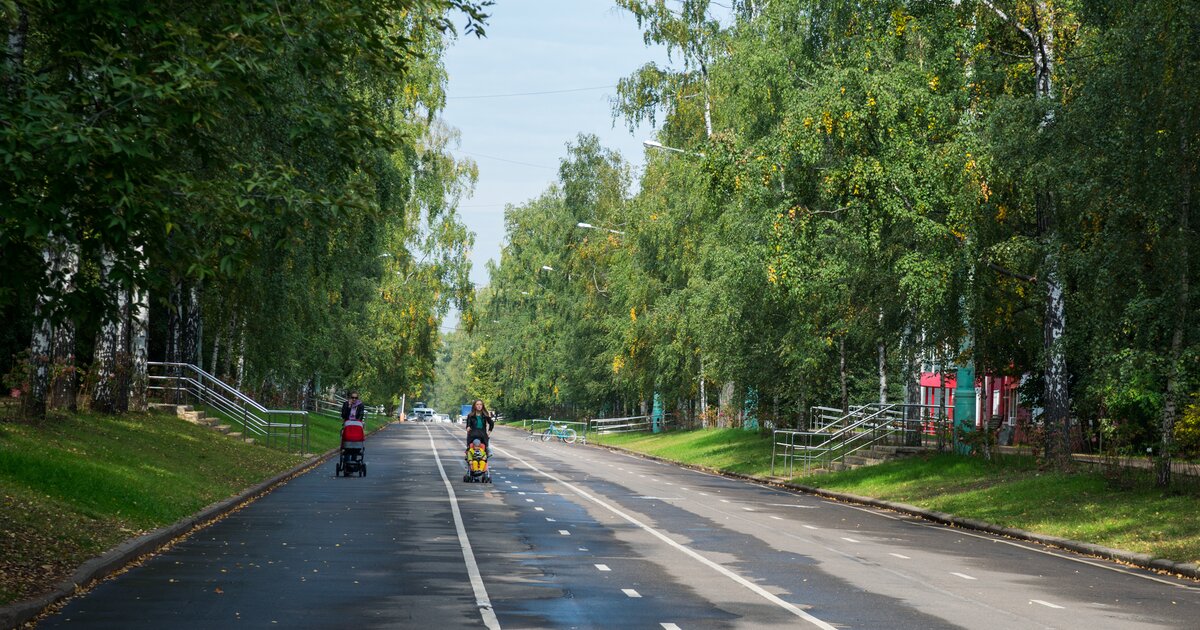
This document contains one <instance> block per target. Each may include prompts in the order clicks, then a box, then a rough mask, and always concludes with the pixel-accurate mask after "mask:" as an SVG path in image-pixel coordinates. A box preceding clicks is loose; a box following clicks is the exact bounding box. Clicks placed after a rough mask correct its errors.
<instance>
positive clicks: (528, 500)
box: [525, 499, 533, 503]
mask: <svg viewBox="0 0 1200 630" xmlns="http://www.w3.org/2000/svg"><path fill="white" fill-rule="evenodd" d="M525 502H526V503H533V499H525Z"/></svg>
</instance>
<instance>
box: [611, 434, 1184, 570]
mask: <svg viewBox="0 0 1200 630" xmlns="http://www.w3.org/2000/svg"><path fill="white" fill-rule="evenodd" d="M594 438H595V439H594V440H593V441H595V442H597V443H600V444H605V445H610V446H619V447H622V448H627V449H629V450H632V451H637V452H640V453H645V454H648V455H655V456H658V457H662V458H665V459H670V460H673V461H678V462H683V463H688V464H698V465H703V466H708V467H711V468H716V469H720V470H726V471H730V472H737V473H741V474H746V475H755V476H762V477H765V476H767V475H768V474H769V473H770V462H771V441H770V439H769V438H764V437H762V436H760V435H758V434H757V433H755V432H752V431H743V430H740V429H708V430H696V431H675V432H671V433H660V434H657V435H655V434H645V433H627V434H619V435H605V436H594ZM793 481H794V482H796V483H799V484H803V485H807V486H814V487H819V488H823V489H827V490H833V491H838V492H847V493H850V494H857V495H861V496H869V497H875V498H878V499H884V500H888V501H896V502H901V503H908V504H911V505H915V506H918V507H922V508H926V509H930V510H936V511H939V512H946V513H949V514H954V515H956V516H961V517H966V518H974V519H979V520H983V521H988V522H990V523H995V524H997V525H1003V526H1006V527H1015V528H1018V529H1024V530H1027V531H1032V532H1038V533H1042V534H1049V535H1053V536H1060V537H1063V538H1069V539H1072V540H1079V541H1083V542H1090V543H1094V544H1098V545H1103V546H1106V547H1113V548H1116V549H1125V550H1128V551H1134V552H1139V553H1147V554H1150V555H1152V556H1155V557H1160V558H1167V559H1170V560H1174V561H1176V562H1200V519H1198V518H1196V514H1197V513H1198V512H1200V497H1197V496H1196V495H1195V494H1194V493H1193V494H1165V493H1163V492H1162V491H1161V490H1157V489H1154V488H1151V487H1149V486H1148V485H1147V484H1133V485H1132V486H1122V485H1116V484H1114V483H1112V482H1110V481H1109V480H1108V479H1107V478H1105V476H1104V475H1103V474H1101V473H1100V472H1097V471H1094V470H1087V469H1082V470H1079V471H1076V472H1071V473H1058V472H1045V471H1042V470H1039V469H1038V467H1037V465H1036V462H1035V461H1034V459H1033V457H1031V456H1022V455H1005V456H999V457H998V458H997V459H995V460H994V461H991V462H989V461H985V460H983V459H982V458H978V457H965V456H958V455H951V454H930V455H926V456H921V457H913V458H908V459H902V460H897V461H892V462H887V463H884V464H879V465H876V466H868V467H865V468H859V469H856V470H848V471H844V472H838V473H829V474H823V475H812V476H808V477H797V478H795V479H793Z"/></svg>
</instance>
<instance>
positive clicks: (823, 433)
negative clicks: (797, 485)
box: [771, 403, 948, 478]
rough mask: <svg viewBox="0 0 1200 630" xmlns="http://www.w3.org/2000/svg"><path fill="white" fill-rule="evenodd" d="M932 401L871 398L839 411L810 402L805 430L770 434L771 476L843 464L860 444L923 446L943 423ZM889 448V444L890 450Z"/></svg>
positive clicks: (876, 446) (865, 447)
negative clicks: (915, 402)
mask: <svg viewBox="0 0 1200 630" xmlns="http://www.w3.org/2000/svg"><path fill="white" fill-rule="evenodd" d="M937 413H938V408H937V407H935V406H933V405H910V404H903V403H891V404H880V403H871V404H867V405H858V406H854V407H850V408H849V410H848V411H847V412H845V413H842V411H841V410H840V409H834V408H831V407H813V408H812V410H811V412H810V414H809V428H808V429H807V430H799V431H797V430H789V429H778V430H776V431H774V432H773V434H772V449H771V475H772V476H774V475H775V474H776V470H777V467H778V470H779V472H780V474H781V475H786V476H787V477H789V478H791V477H795V476H796V475H797V468H799V472H800V473H801V474H804V475H808V474H810V473H812V472H814V471H818V470H831V469H833V468H835V467H840V466H844V465H845V464H846V461H847V458H852V457H854V456H855V454H856V453H859V452H860V451H864V450H866V449H872V448H881V447H918V448H920V447H924V446H926V445H928V444H929V443H930V442H932V441H934V440H937V439H938V438H937V436H938V434H939V432H943V431H944V430H945V428H946V427H947V426H948V422H947V420H946V418H945V417H944V416H939V415H935V414H937ZM892 451H893V452H895V449H892Z"/></svg>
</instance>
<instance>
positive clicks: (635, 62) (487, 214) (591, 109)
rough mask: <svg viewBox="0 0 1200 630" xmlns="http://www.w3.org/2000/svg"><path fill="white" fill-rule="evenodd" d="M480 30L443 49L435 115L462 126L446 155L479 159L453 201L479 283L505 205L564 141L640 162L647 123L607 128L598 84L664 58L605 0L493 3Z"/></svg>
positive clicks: (547, 172)
mask: <svg viewBox="0 0 1200 630" xmlns="http://www.w3.org/2000/svg"><path fill="white" fill-rule="evenodd" d="M486 30H487V37H485V38H483V39H476V38H475V37H463V38H461V39H459V40H458V41H457V42H454V43H453V44H452V45H451V47H450V49H449V50H448V51H447V53H446V57H445V62H446V70H447V72H448V73H449V77H450V80H449V86H448V91H447V95H448V99H447V104H446V110H445V112H444V113H443V116H442V117H443V119H444V120H445V122H446V123H447V124H449V125H450V126H452V127H455V128H457V129H458V130H459V131H460V132H461V133H462V139H461V146H460V147H459V150H458V151H456V152H455V153H456V154H457V155H458V156H460V157H469V158H471V159H473V160H475V162H476V164H478V165H479V182H478V184H477V185H476V187H475V195H474V197H472V198H471V199H467V200H464V201H463V202H462V204H461V205H460V206H459V212H460V214H461V215H462V217H463V220H464V222H465V223H466V224H467V227H468V228H470V229H471V230H472V231H473V232H475V247H474V249H473V251H472V255H471V261H472V264H473V268H472V272H471V280H472V281H473V282H475V284H476V286H482V285H485V284H487V282H488V278H487V271H486V269H485V268H484V263H485V261H487V260H488V259H493V260H495V259H498V258H499V256H500V245H501V242H502V240H503V238H504V205H505V204H508V203H513V204H520V203H521V202H524V201H526V200H529V199H532V198H534V197H536V196H537V195H538V194H540V193H541V192H542V191H543V190H545V189H546V187H547V186H548V185H549V184H550V183H552V182H553V181H555V179H556V177H557V173H558V162H559V160H560V159H561V158H562V157H563V156H564V155H565V153H566V148H565V145H566V143H567V142H569V141H572V140H574V138H575V137H576V134H579V133H593V134H596V135H597V136H599V138H600V142H601V144H603V145H604V146H606V147H609V148H612V149H616V150H617V151H620V153H621V155H622V156H623V157H624V158H625V159H626V160H627V161H629V162H632V163H634V164H635V165H640V164H641V163H642V160H643V156H642V140H644V139H647V138H651V137H652V135H653V130H652V129H650V128H647V127H642V128H639V129H638V130H637V132H636V134H630V133H629V132H628V130H627V127H626V125H625V123H624V121H617V123H616V125H615V126H614V124H613V119H612V108H611V104H610V100H611V99H612V98H613V97H614V95H615V94H616V90H615V89H614V88H612V87H603V86H614V85H616V83H617V81H618V80H619V79H621V78H622V77H624V76H627V75H629V74H631V73H632V72H633V71H634V70H636V69H637V68H639V67H640V66H641V65H642V64H644V63H646V62H648V61H656V62H658V63H660V64H662V63H665V62H666V53H665V51H664V50H663V49H661V48H655V49H651V48H647V47H646V46H645V45H644V44H643V43H642V35H641V31H640V30H639V29H638V27H637V23H636V22H635V21H634V19H633V16H631V15H630V14H629V13H627V12H625V11H623V10H621V9H619V8H618V7H617V6H616V4H615V3H614V2H613V1H612V0H498V1H497V2H496V5H495V6H493V7H492V17H491V18H490V19H489V20H488V24H487V29H486ZM600 87H603V89H588V90H581V91H574V92H566V93H558V94H537V95H528V96H510V97H489V98H469V97H475V96H485V95H501V94H515V93H527V92H549V91H555V90H577V89H579V88H600ZM497 158H498V159H497ZM514 162H520V163H522V164H515V163H514ZM453 319H456V318H452V320H451V321H453ZM451 325H453V324H451Z"/></svg>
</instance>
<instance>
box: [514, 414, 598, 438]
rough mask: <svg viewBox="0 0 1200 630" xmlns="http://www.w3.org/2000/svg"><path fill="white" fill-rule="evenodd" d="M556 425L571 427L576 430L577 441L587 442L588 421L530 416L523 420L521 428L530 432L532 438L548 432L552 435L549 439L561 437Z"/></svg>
mask: <svg viewBox="0 0 1200 630" xmlns="http://www.w3.org/2000/svg"><path fill="white" fill-rule="evenodd" d="M556 427H562V428H569V429H571V430H572V431H574V432H575V441H577V442H580V443H587V433H588V423H586V422H574V421H570V420H554V419H552V418H529V419H527V420H522V421H521V428H522V429H524V430H525V431H528V432H529V438H530V439H535V440H536V439H542V438H543V437H544V436H545V435H547V432H549V435H550V437H549V438H548V439H559V438H560V437H561V435H560V433H559V432H556V431H555V428H556Z"/></svg>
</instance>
